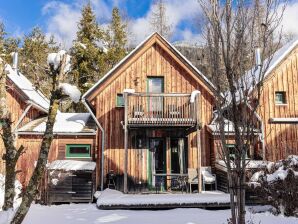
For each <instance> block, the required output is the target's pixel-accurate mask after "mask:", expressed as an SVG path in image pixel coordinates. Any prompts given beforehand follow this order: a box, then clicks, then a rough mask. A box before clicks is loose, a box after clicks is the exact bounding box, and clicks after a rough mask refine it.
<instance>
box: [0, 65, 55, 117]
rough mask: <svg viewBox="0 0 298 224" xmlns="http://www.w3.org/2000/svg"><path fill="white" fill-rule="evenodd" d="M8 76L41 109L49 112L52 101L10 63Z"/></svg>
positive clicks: (7, 66) (6, 68)
mask: <svg viewBox="0 0 298 224" xmlns="http://www.w3.org/2000/svg"><path fill="white" fill-rule="evenodd" d="M5 70H6V72H8V74H7V77H8V78H9V80H10V81H11V82H12V83H13V84H14V85H16V87H17V88H18V89H19V90H20V91H21V92H22V93H23V94H24V96H25V97H26V98H27V99H28V100H29V101H31V102H32V103H33V104H35V106H37V107H39V109H41V110H43V111H44V112H47V111H48V109H49V105H50V102H49V100H48V98H47V97H45V96H44V95H43V94H42V93H41V92H40V91H39V90H37V89H36V87H35V86H33V84H32V83H31V82H30V81H29V80H28V79H27V78H26V77H25V76H24V75H23V74H22V73H20V72H19V71H16V70H13V69H12V68H11V66H10V65H8V64H7V65H6V67H5Z"/></svg>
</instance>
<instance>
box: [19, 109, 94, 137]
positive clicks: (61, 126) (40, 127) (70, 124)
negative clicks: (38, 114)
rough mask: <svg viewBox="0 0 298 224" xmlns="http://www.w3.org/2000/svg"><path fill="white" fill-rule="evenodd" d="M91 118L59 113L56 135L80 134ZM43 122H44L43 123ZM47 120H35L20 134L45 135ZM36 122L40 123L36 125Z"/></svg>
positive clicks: (87, 115) (86, 115) (54, 130)
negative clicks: (35, 133) (34, 133)
mask: <svg viewBox="0 0 298 224" xmlns="http://www.w3.org/2000/svg"><path fill="white" fill-rule="evenodd" d="M89 118H90V114H89V113H60V112H59V113H57V116H56V121H55V124H54V129H53V132H54V133H78V132H83V130H84V128H85V126H86V124H87V122H88V120H89ZM41 120H42V121H41ZM46 121H47V119H44V118H41V119H40V120H34V121H32V122H30V123H28V124H26V125H24V126H23V127H21V128H20V129H19V130H18V132H19V133H22V132H28V131H29V132H31V130H32V127H34V128H33V130H32V131H33V132H38V133H44V132H45V130H46ZM36 122H37V123H38V122H39V123H38V124H37V125H36Z"/></svg>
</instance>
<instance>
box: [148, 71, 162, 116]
mask: <svg viewBox="0 0 298 224" xmlns="http://www.w3.org/2000/svg"><path fill="white" fill-rule="evenodd" d="M147 92H148V93H163V92H164V79H163V78H162V77H148V78H147ZM148 104H149V105H148V106H149V108H148V109H149V112H150V115H151V116H153V117H160V115H161V112H162V109H163V97H159V96H152V97H149V102H148Z"/></svg>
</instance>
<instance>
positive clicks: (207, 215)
mask: <svg viewBox="0 0 298 224" xmlns="http://www.w3.org/2000/svg"><path fill="white" fill-rule="evenodd" d="M269 209H270V208H266V207H264V206H263V207H260V206H257V207H256V209H254V206H253V207H246V218H247V220H253V221H254V222H253V223H262V224H280V223H287V224H294V223H297V218H293V217H291V218H287V217H283V216H274V215H272V214H271V213H270V212H269V211H268V210H269ZM258 212H261V213H258ZM229 217H230V210H203V209H197V208H179V209H170V210H154V211H150V210H99V209H97V208H96V206H95V205H94V204H70V205H69V204H64V205H52V206H43V205H36V204H33V205H32V206H31V208H30V210H29V213H28V215H27V216H26V218H25V220H24V222H23V224H40V223H41V220H42V224H53V223H56V224H81V223H90V224H91V223H92V224H101V223H113V224H127V223H129V224H152V223H171V224H204V223H208V224H218V223H227V219H228V218H229Z"/></svg>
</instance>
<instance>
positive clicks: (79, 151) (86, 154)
mask: <svg viewBox="0 0 298 224" xmlns="http://www.w3.org/2000/svg"><path fill="white" fill-rule="evenodd" d="M90 157H91V145H82V144H73V145H66V158H90Z"/></svg>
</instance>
